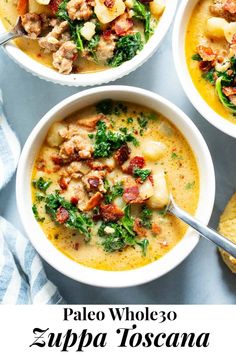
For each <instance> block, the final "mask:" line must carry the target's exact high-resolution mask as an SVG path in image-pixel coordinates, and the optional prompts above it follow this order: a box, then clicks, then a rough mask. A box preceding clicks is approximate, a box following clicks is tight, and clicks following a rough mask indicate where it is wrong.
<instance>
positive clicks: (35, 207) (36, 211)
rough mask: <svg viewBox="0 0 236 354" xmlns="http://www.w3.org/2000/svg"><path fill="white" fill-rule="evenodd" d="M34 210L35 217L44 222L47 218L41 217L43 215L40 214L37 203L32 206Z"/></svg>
mask: <svg viewBox="0 0 236 354" xmlns="http://www.w3.org/2000/svg"><path fill="white" fill-rule="evenodd" d="M32 211H33V213H34V217H35V219H36V220H37V221H38V222H43V221H44V220H45V218H41V217H40V216H39V212H38V209H37V206H36V204H33V206H32Z"/></svg>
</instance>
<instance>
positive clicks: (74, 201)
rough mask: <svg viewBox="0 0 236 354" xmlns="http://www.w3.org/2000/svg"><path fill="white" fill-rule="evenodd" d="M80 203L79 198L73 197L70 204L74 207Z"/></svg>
mask: <svg viewBox="0 0 236 354" xmlns="http://www.w3.org/2000/svg"><path fill="white" fill-rule="evenodd" d="M78 201H79V198H77V197H71V198H70V202H71V203H72V204H74V205H76V204H78Z"/></svg>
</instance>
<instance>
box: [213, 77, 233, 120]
mask: <svg viewBox="0 0 236 354" xmlns="http://www.w3.org/2000/svg"><path fill="white" fill-rule="evenodd" d="M222 81H223V77H222V76H221V77H219V78H218V79H217V80H216V93H217V95H218V96H219V99H220V101H221V103H222V104H223V106H224V107H225V108H227V109H228V110H230V111H231V112H232V113H234V114H236V105H234V104H233V103H232V102H231V101H230V100H229V99H228V97H227V96H225V94H224V92H223V90H222Z"/></svg>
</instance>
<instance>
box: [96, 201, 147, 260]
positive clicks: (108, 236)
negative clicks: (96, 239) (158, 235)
mask: <svg viewBox="0 0 236 354" xmlns="http://www.w3.org/2000/svg"><path fill="white" fill-rule="evenodd" d="M124 212H125V216H124V217H123V218H122V219H121V224H120V223H114V222H103V223H102V224H101V226H100V227H99V229H98V235H99V236H100V237H101V238H102V246H103V248H104V250H105V251H106V252H115V251H122V250H123V249H124V248H125V247H127V246H133V247H134V246H135V245H138V246H140V247H141V249H142V252H143V255H144V256H146V252H147V247H148V240H146V239H144V240H137V239H136V237H137V235H136V233H135V232H134V230H133V223H134V222H133V218H132V217H131V215H130V206H126V208H125V210H124ZM106 228H109V232H106Z"/></svg>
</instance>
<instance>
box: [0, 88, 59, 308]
mask: <svg viewBox="0 0 236 354" xmlns="http://www.w3.org/2000/svg"><path fill="white" fill-rule="evenodd" d="M19 156H20V144H19V141H18V139H17V137H16V135H15V133H14V132H13V131H12V129H11V128H10V126H9V125H8V123H7V120H6V118H5V115H4V112H3V100H2V94H1V90H0V190H1V189H2V188H3V187H4V185H5V184H7V182H8V181H9V180H10V179H11V177H12V175H13V173H14V171H15V169H16V166H17V162H18V159H19ZM1 202H2V201H1V198H0V203H1ZM63 302H64V300H63V299H62V297H61V295H60V294H59V292H58V290H57V288H56V287H55V286H54V285H53V284H52V283H51V282H50V281H49V280H48V279H47V276H46V274H45V272H44V269H43V265H42V262H41V259H40V257H39V256H38V254H37V253H36V251H35V249H34V248H33V247H32V245H31V243H30V242H29V240H28V238H26V237H25V236H24V235H23V234H22V233H20V232H19V231H17V230H16V229H15V228H14V226H12V225H11V224H10V223H9V222H7V221H6V220H5V219H4V218H2V217H1V216H0V303H1V304H59V303H63Z"/></svg>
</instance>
